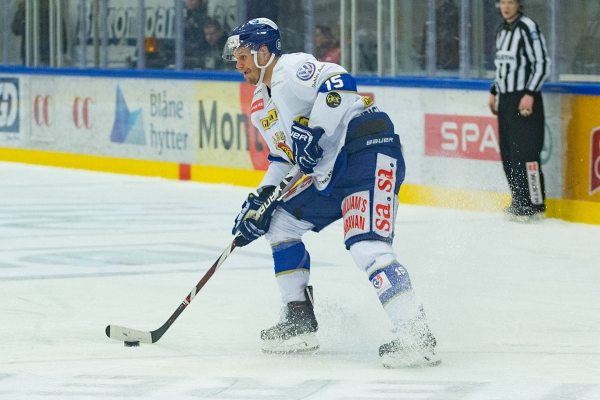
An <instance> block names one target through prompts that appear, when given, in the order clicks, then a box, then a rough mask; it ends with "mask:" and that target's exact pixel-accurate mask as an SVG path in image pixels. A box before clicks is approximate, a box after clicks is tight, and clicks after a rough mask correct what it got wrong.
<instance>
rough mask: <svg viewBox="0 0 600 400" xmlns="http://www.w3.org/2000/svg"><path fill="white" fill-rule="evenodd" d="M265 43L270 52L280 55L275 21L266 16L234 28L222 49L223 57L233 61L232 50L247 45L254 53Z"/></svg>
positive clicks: (279, 42)
mask: <svg viewBox="0 0 600 400" xmlns="http://www.w3.org/2000/svg"><path fill="white" fill-rule="evenodd" d="M263 45H266V46H267V47H268V48H269V51H270V52H271V54H274V55H276V56H280V55H281V35H280V34H279V28H278V27H277V25H276V24H275V22H273V21H271V20H270V19H268V18H256V19H253V20H250V21H248V22H246V23H245V24H242V25H240V26H238V27H237V28H235V29H234V30H233V31H232V32H231V35H230V36H229V39H227V42H226V43H225V48H224V49H223V58H224V59H226V60H229V61H234V60H235V56H234V55H233V53H234V51H235V50H236V49H239V48H243V47H248V48H249V49H250V52H251V53H252V54H256V53H257V52H258V49H260V47H261V46H263Z"/></svg>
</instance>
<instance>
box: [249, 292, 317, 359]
mask: <svg viewBox="0 0 600 400" xmlns="http://www.w3.org/2000/svg"><path fill="white" fill-rule="evenodd" d="M305 296H306V301H293V302H290V303H288V304H287V305H286V306H285V307H284V308H283V310H282V313H281V319H280V321H279V323H278V324H277V325H275V326H272V327H271V328H269V329H265V330H263V331H261V333H260V338H261V339H262V340H263V346H262V350H263V352H265V353H296V352H307V351H314V350H316V349H318V348H319V342H318V341H317V337H316V335H315V332H316V331H317V329H318V328H319V325H318V324H317V319H316V318H315V313H314V303H313V297H312V286H307V287H306V289H305Z"/></svg>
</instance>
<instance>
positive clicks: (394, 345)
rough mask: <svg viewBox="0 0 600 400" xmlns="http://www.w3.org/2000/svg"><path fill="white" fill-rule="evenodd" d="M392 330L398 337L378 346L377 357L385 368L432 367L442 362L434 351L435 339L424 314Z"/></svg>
mask: <svg viewBox="0 0 600 400" xmlns="http://www.w3.org/2000/svg"><path fill="white" fill-rule="evenodd" d="M394 331H395V333H396V334H397V335H398V338H397V339H395V340H392V341H391V342H389V343H385V344H383V345H381V346H380V347H379V357H381V362H382V364H383V366H384V367H385V368H406V367H427V366H430V367H432V366H436V365H439V364H440V363H441V362H442V360H441V359H440V357H439V356H438V355H437V354H435V352H434V348H435V345H436V340H435V337H433V335H432V334H431V331H430V330H429V327H428V326H427V322H426V321H425V316H424V315H422V316H419V317H417V318H415V319H414V320H412V321H411V322H409V323H408V324H405V325H403V326H401V327H398V328H396V329H394Z"/></svg>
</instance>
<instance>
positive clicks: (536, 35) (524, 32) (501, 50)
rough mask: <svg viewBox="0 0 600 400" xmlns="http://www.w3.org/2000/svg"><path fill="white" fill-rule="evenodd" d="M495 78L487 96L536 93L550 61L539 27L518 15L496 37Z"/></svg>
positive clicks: (502, 26) (501, 28) (544, 78)
mask: <svg viewBox="0 0 600 400" xmlns="http://www.w3.org/2000/svg"><path fill="white" fill-rule="evenodd" d="M494 64H495V66H496V76H495V78H494V82H493V83H492V87H491V90H490V92H491V93H492V94H494V95H495V94H497V93H512V92H519V91H524V92H525V93H526V94H529V95H533V94H534V93H535V92H539V91H540V89H541V88H542V85H543V84H544V81H545V80H546V79H547V78H548V75H549V73H550V57H549V56H548V49H547V48H546V40H545V39H544V35H542V33H541V32H540V28H539V26H538V25H537V24H536V23H535V22H534V21H533V20H531V19H530V18H527V17H525V16H524V15H520V16H519V17H518V18H517V19H516V20H515V21H513V22H512V23H510V24H509V23H507V22H505V23H504V24H503V25H501V26H500V27H499V28H498V32H497V33H496V59H495V60H494Z"/></svg>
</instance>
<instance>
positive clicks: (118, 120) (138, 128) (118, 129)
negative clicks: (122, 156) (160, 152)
mask: <svg viewBox="0 0 600 400" xmlns="http://www.w3.org/2000/svg"><path fill="white" fill-rule="evenodd" d="M110 141H111V142H115V143H128V144H141V145H144V144H146V133H145V132H144V119H143V117H142V109H141V108H140V109H138V110H135V111H129V108H128V107H127V103H125V97H123V92H122V91H121V88H120V87H119V86H117V107H116V109H115V122H114V124H113V128H112V132H111V133H110Z"/></svg>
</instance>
